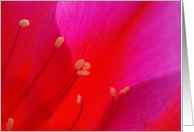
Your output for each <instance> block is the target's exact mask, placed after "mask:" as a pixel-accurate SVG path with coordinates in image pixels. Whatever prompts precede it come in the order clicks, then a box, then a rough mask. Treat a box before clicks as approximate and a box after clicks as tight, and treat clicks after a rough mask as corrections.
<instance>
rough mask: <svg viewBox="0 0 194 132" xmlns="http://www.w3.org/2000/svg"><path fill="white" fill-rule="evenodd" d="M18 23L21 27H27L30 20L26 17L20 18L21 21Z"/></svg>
mask: <svg viewBox="0 0 194 132" xmlns="http://www.w3.org/2000/svg"><path fill="white" fill-rule="evenodd" d="M19 25H20V26H21V27H27V26H29V25H30V22H29V21H28V20H27V19H23V20H21V21H20V22H19Z"/></svg>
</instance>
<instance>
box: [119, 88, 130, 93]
mask: <svg viewBox="0 0 194 132" xmlns="http://www.w3.org/2000/svg"><path fill="white" fill-rule="evenodd" d="M127 91H129V86H127V87H125V88H124V89H122V90H121V91H120V92H119V94H125V93H126V92H127Z"/></svg>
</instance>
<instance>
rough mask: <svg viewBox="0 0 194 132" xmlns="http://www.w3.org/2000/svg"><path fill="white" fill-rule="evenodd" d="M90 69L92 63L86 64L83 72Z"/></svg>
mask: <svg viewBox="0 0 194 132" xmlns="http://www.w3.org/2000/svg"><path fill="white" fill-rule="evenodd" d="M89 69H90V63H89V62H86V63H85V64H84V66H83V70H89Z"/></svg>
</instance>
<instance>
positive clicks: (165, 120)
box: [146, 88, 181, 131]
mask: <svg viewBox="0 0 194 132" xmlns="http://www.w3.org/2000/svg"><path fill="white" fill-rule="evenodd" d="M146 131H181V88H180V89H179V91H178V93H177V95H176V97H175V98H174V99H173V102H172V104H171V105H170V106H169V108H168V109H167V110H166V111H165V112H164V113H163V114H162V115H161V116H160V117H159V118H158V119H157V120H156V122H155V123H154V124H153V125H152V126H151V127H149V128H148V129H147V130H146Z"/></svg>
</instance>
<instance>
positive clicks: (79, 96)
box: [77, 94, 82, 104]
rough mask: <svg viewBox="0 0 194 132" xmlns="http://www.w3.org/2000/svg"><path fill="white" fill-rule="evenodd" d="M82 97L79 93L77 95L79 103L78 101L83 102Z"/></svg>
mask: <svg viewBox="0 0 194 132" xmlns="http://www.w3.org/2000/svg"><path fill="white" fill-rule="evenodd" d="M81 99H82V97H81V95H80V94H78V95H77V103H78V104H80V103H81Z"/></svg>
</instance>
